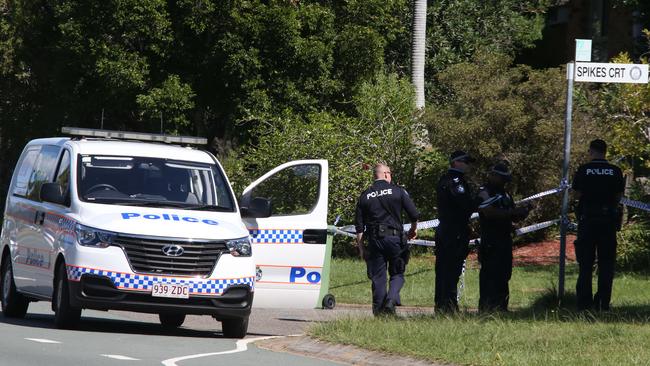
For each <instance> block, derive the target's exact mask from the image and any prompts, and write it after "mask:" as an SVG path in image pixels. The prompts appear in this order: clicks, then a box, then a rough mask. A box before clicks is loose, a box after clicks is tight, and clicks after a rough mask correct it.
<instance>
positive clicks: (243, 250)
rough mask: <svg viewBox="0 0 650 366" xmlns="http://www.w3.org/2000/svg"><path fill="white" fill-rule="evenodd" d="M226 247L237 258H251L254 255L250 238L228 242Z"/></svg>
mask: <svg viewBox="0 0 650 366" xmlns="http://www.w3.org/2000/svg"><path fill="white" fill-rule="evenodd" d="M226 246H227V247H228V250H230V254H232V255H233V256H235V257H250V256H251V254H253V248H252V247H251V242H250V240H248V237H245V238H239V239H232V240H226Z"/></svg>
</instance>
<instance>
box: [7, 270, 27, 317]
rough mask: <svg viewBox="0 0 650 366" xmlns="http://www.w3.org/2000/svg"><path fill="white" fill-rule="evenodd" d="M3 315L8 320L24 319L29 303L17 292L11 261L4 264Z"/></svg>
mask: <svg viewBox="0 0 650 366" xmlns="http://www.w3.org/2000/svg"><path fill="white" fill-rule="evenodd" d="M1 302H2V314H3V315H4V316H5V317H7V318H24V317H25V314H27V307H28V306H29V301H28V300H27V299H26V298H25V297H24V296H23V295H21V294H20V293H19V292H18V291H17V290H16V283H15V282H14V270H13V267H12V266H11V259H9V258H8V257H7V258H5V260H4V263H3V264H2V301H1Z"/></svg>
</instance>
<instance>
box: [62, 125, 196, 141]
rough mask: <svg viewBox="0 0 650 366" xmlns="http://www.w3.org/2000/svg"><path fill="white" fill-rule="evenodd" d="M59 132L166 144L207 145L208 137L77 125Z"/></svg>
mask: <svg viewBox="0 0 650 366" xmlns="http://www.w3.org/2000/svg"><path fill="white" fill-rule="evenodd" d="M61 133H64V134H67V135H73V136H81V137H103V138H112V139H120V140H139V141H154V142H165V143H168V144H191V145H207V143H208V139H207V138H205V137H192V136H171V135H159V134H154V133H143V132H126V131H112V130H97V129H92V128H79V127H62V128H61Z"/></svg>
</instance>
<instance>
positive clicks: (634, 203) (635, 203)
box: [621, 197, 650, 212]
mask: <svg viewBox="0 0 650 366" xmlns="http://www.w3.org/2000/svg"><path fill="white" fill-rule="evenodd" d="M621 203H622V204H624V205H625V206H629V207H634V208H638V209H639V210H643V211H648V212H650V203H646V202H639V201H634V200H631V199H629V198H625V197H623V198H621Z"/></svg>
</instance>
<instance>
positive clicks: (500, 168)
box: [490, 163, 512, 182]
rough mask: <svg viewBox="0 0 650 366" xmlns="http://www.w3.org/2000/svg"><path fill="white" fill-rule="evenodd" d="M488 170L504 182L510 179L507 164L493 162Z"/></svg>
mask: <svg viewBox="0 0 650 366" xmlns="http://www.w3.org/2000/svg"><path fill="white" fill-rule="evenodd" d="M490 172H491V173H493V174H496V175H498V176H500V177H501V178H503V179H504V180H505V181H506V182H510V181H511V180H512V175H511V174H510V170H508V166H507V165H506V164H504V163H497V164H495V165H494V166H493V167H492V170H491V171H490Z"/></svg>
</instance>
